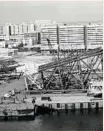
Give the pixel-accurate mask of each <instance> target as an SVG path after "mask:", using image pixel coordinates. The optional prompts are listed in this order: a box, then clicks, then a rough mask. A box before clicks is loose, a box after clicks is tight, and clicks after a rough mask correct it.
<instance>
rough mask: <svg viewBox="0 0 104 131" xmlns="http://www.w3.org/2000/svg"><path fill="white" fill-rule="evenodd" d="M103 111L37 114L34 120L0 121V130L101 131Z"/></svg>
mask: <svg viewBox="0 0 104 131" xmlns="http://www.w3.org/2000/svg"><path fill="white" fill-rule="evenodd" d="M102 119H103V111H100V112H98V113H95V112H92V113H90V114H78V113H76V114H73V113H68V114H61V115H59V116H57V115H54V116H53V115H44V116H43V115H41V116H37V117H36V118H35V120H34V121H24V122H19V121H18V122H16V121H15V122H0V131H85V130H86V131H102V130H103V129H102V126H103V120H102Z"/></svg>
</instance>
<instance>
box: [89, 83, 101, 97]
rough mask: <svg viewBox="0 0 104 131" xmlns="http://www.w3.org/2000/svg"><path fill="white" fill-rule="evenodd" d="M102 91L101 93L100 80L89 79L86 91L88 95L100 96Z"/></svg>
mask: <svg viewBox="0 0 104 131" xmlns="http://www.w3.org/2000/svg"><path fill="white" fill-rule="evenodd" d="M102 93H103V82H102V81H91V82H90V83H89V89H88V91H87V95H88V96H93V97H102Z"/></svg>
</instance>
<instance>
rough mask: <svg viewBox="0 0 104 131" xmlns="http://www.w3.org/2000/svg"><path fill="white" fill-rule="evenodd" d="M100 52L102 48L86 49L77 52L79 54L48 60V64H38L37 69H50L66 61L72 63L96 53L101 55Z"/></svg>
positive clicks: (40, 70) (101, 52)
mask: <svg viewBox="0 0 104 131" xmlns="http://www.w3.org/2000/svg"><path fill="white" fill-rule="evenodd" d="M102 54H103V49H101V48H97V49H96V50H93V51H86V52H84V53H82V54H79V55H75V56H71V57H70V56H69V57H67V58H62V59H59V60H57V61H55V62H50V63H48V64H44V65H41V66H39V69H38V71H39V72H42V71H45V70H47V69H52V68H55V67H59V66H63V65H64V64H67V63H72V62H75V61H79V60H83V59H86V58H89V57H92V56H97V55H102Z"/></svg>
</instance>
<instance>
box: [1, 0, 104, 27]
mask: <svg viewBox="0 0 104 131" xmlns="http://www.w3.org/2000/svg"><path fill="white" fill-rule="evenodd" d="M35 20H55V21H57V22H70V23H71V22H94V21H95V22H98V21H99V22H100V21H101V22H102V21H103V2H101V1H66V2H65V1H61V2H59V1H57V2H55V1H53V2H52V1H30V2H29V1H25V2H24V1H21V2H20V1H18V2H13V1H11V2H6V1H0V23H1V24H3V23H13V24H19V23H21V22H27V23H28V22H34V21H35Z"/></svg>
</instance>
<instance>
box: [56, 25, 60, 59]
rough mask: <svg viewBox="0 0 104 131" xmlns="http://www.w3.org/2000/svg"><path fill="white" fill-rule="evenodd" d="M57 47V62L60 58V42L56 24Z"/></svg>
mask: <svg viewBox="0 0 104 131" xmlns="http://www.w3.org/2000/svg"><path fill="white" fill-rule="evenodd" d="M56 30H57V45H58V50H57V51H58V52H57V55H58V60H59V58H60V40H59V26H58V24H57V29H56Z"/></svg>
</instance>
